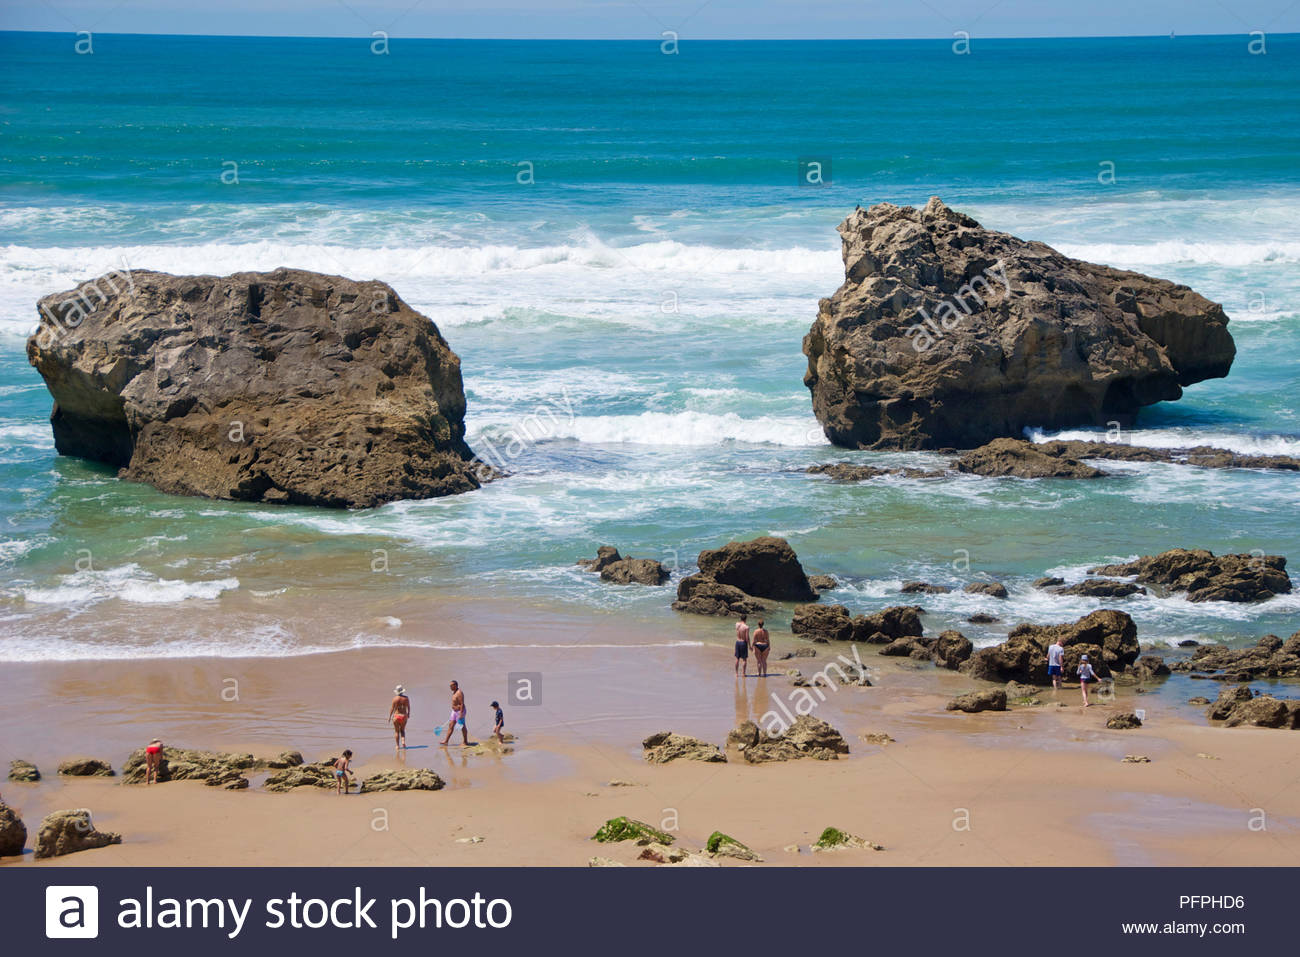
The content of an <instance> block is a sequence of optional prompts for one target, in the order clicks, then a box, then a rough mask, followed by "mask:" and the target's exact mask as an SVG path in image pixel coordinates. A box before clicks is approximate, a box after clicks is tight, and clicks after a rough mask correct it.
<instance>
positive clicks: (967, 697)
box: [945, 688, 1007, 714]
mask: <svg viewBox="0 0 1300 957" xmlns="http://www.w3.org/2000/svg"><path fill="white" fill-rule="evenodd" d="M945 710H948V711H964V712H966V713H967V714H977V713H978V712H980V711H1006V710H1007V692H1006V690H1005V689H1003V688H992V689H990V690H988V691H969V692H967V693H966V694H963V695H958V696H957V697H955V698H953V699H952V700H951V701H949V702H948V704H947V705H946V706H945Z"/></svg>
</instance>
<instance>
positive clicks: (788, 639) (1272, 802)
mask: <svg viewBox="0 0 1300 957" xmlns="http://www.w3.org/2000/svg"><path fill="white" fill-rule="evenodd" d="M483 610H484V614H482V615H481V616H480V620H479V621H478V622H477V623H471V622H470V621H468V620H466V621H465V623H464V627H465V628H467V629H478V630H477V632H475V631H473V630H471V631H469V632H467V633H466V637H467V638H470V639H472V641H468V642H467V643H472V644H476V645H478V646H480V647H479V650H475V651H470V650H464V651H446V650H442V651H434V650H430V649H368V650H358V651H352V652H340V653H334V654H321V655H309V656H302V657H298V658H286V659H251V660H211V659H208V660H203V659H196V660H176V661H165V660H163V661H141V662H130V663H120V664H119V663H114V662H85V663H46V664H11V665H8V666H6V675H7V680H8V685H9V688H10V689H11V692H12V693H11V695H10V698H11V703H10V706H9V707H7V708H6V709H5V710H4V712H3V714H2V715H0V721H2V722H3V725H2V727H0V731H2V732H3V735H2V736H3V739H4V740H5V742H6V747H5V754H4V755H3V757H4V759H5V760H6V761H7V760H8V759H10V758H14V757H22V758H26V759H30V760H33V761H35V762H36V763H37V764H38V765H39V766H40V767H41V769H42V773H43V774H44V776H45V777H44V779H43V780H42V781H41V782H40V783H39V784H35V785H26V784H17V783H12V782H11V783H7V784H6V785H5V786H4V788H3V794H4V799H5V801H6V802H7V803H9V804H11V805H12V806H14V807H16V808H17V809H19V810H20V811H21V813H22V815H23V817H24V819H25V820H26V821H27V822H28V826H29V829H31V831H32V835H33V837H32V839H33V840H34V833H35V828H36V826H37V825H38V824H39V821H40V819H41V818H42V817H43V816H44V815H45V814H47V813H49V812H50V811H53V810H56V809H60V808H71V807H87V808H89V809H91V811H92V812H93V815H94V820H95V823H96V825H97V826H98V827H99V828H100V829H106V830H112V831H118V832H120V833H122V835H123V842H122V844H121V845H119V846H112V847H107V848H103V849H99V850H94V851H89V852H85V853H81V854H77V855H74V856H70V857H66V858H57V859H55V860H53V861H50V862H48V863H53V864H56V865H57V864H69V865H77V864H108V865H144V864H168V865H172V864H176V865H254V864H295V865H363V866H365V865H373V866H381V865H390V864H402V865H417V864H426V865H507V864H517V865H559V866H578V865H585V864H586V863H587V862H588V860H589V859H590V858H591V857H593V856H595V855H601V856H606V857H610V858H613V859H614V860H617V861H620V862H622V863H627V864H633V863H635V862H636V854H637V852H638V849H637V848H635V847H633V846H632V845H630V844H623V845H600V844H597V843H595V842H594V841H592V840H590V838H591V836H592V834H594V832H595V831H596V829H597V828H598V827H599V826H600V824H602V823H603V822H604V821H605V820H607V819H609V818H611V817H615V816H618V815H624V814H625V815H629V816H631V817H635V818H639V819H641V820H645V821H647V822H649V823H652V824H655V825H656V826H662V827H664V828H665V829H668V830H669V831H671V832H672V833H674V834H675V836H676V837H677V838H678V843H679V844H680V845H682V846H685V847H687V848H691V849H698V848H700V847H701V846H702V845H703V844H704V842H705V840H706V839H707V837H708V835H709V834H710V833H712V832H713V831H715V830H722V831H724V832H726V833H728V834H731V835H733V836H735V837H737V838H738V839H740V840H742V841H744V842H746V843H747V844H749V845H750V846H751V847H753V848H754V849H755V850H756V851H758V852H759V853H760V854H761V855H762V857H763V858H764V860H765V861H766V862H767V863H769V864H785V865H817V866H834V865H870V866H888V865H945V866H946V865H1062V864H1071V865H1091V866H1107V865H1233V864H1242V865H1281V864H1289V863H1293V862H1294V861H1295V860H1296V859H1297V856H1298V855H1300V797H1297V794H1300V792H1298V791H1297V789H1296V787H1295V784H1296V782H1297V779H1298V778H1300V754H1297V752H1296V749H1295V745H1294V739H1293V738H1292V737H1291V736H1290V735H1289V734H1288V733H1287V732H1285V731H1274V730H1265V729H1255V728H1233V729H1226V728H1216V727H1210V726H1208V723H1207V722H1206V721H1205V719H1204V718H1203V717H1200V716H1199V710H1198V709H1195V708H1191V707H1190V706H1187V705H1185V704H1184V703H1183V701H1182V699H1183V698H1185V697H1187V696H1188V694H1190V693H1192V692H1196V693H1212V692H1214V691H1216V690H1217V685H1216V686H1214V687H1212V688H1211V689H1210V691H1209V692H1207V691H1206V690H1205V686H1206V685H1210V684H1211V683H1209V682H1204V681H1198V682H1192V681H1187V680H1186V679H1184V678H1181V677H1179V676H1175V677H1174V678H1173V679H1171V680H1170V681H1169V682H1166V683H1165V686H1164V687H1163V688H1162V689H1161V690H1160V691H1158V692H1155V693H1147V694H1141V695H1138V694H1135V693H1133V692H1132V691H1131V690H1129V689H1124V688H1120V689H1119V692H1118V694H1117V697H1116V698H1115V699H1114V700H1113V701H1103V702H1102V703H1100V704H1098V705H1095V706H1094V707H1092V708H1089V709H1087V710H1086V711H1085V710H1084V709H1082V708H1081V707H1080V703H1079V697H1078V691H1077V689H1076V688H1066V689H1062V690H1061V691H1059V692H1053V691H1052V690H1051V689H1047V690H1045V691H1043V692H1042V694H1041V696H1040V697H1041V699H1042V700H1043V704H1042V705H1040V706H1035V707H1013V708H1012V709H1011V710H1010V711H1008V712H1004V713H984V714H976V715H970V714H961V713H954V712H946V711H945V710H944V704H945V703H946V701H947V700H948V699H949V698H950V697H951V696H952V695H954V694H956V693H959V692H962V691H965V690H967V689H969V688H971V687H973V686H974V685H975V684H976V683H975V682H972V681H970V679H967V678H965V677H963V676H960V675H956V674H953V673H950V672H945V671H942V670H940V669H936V668H934V667H932V666H930V665H929V664H925V665H924V666H919V665H915V664H911V663H905V662H900V660H899V659H895V658H884V657H880V656H879V655H878V654H877V653H876V649H875V648H874V647H871V646H859V653H860V654H861V656H862V660H863V662H864V663H865V664H866V665H867V667H868V670H869V672H870V674H871V677H872V680H873V682H874V687H870V688H859V687H851V686H845V687H839V688H837V689H835V690H833V691H828V692H827V693H826V700H825V701H824V702H821V703H820V704H819V705H818V707H817V710H816V711H815V712H814V715H815V716H817V717H820V718H823V719H824V720H827V721H829V722H830V723H831V724H832V725H833V726H834V727H836V728H838V729H839V730H841V731H842V732H843V734H844V736H845V738H846V739H847V740H848V741H849V743H850V747H851V753H850V754H849V755H847V756H845V757H842V758H841V759H840V760H837V761H827V762H823V761H816V760H810V759H809V760H801V761H793V762H788V763H781V764H771V765H761V766H756V765H749V764H746V763H745V762H744V761H743V759H742V758H741V757H740V756H739V755H738V754H737V753H736V752H734V751H733V752H730V760H729V762H728V763H726V764H705V763H700V762H692V761H680V762H676V763H673V764H669V765H650V764H647V763H646V762H645V761H644V760H643V759H642V757H641V748H640V739H641V738H642V737H644V736H645V735H647V734H650V733H652V732H655V731H660V730H670V729H671V730H674V731H678V732H681V733H684V734H690V735H695V736H698V737H701V738H703V739H705V740H708V741H713V742H715V743H718V744H722V743H723V742H724V740H725V737H726V732H727V731H728V730H729V729H730V728H732V727H734V726H735V725H736V724H737V723H739V722H740V721H741V720H743V719H745V718H747V717H748V718H751V719H754V720H761V718H762V715H763V714H764V713H766V712H767V711H768V710H769V709H771V708H773V707H776V706H777V705H776V702H775V698H776V697H778V696H785V695H789V693H790V692H791V690H792V688H791V685H790V681H789V679H788V678H787V677H786V676H785V675H784V674H783V671H784V668H785V667H787V666H789V665H795V666H797V667H799V668H801V669H802V670H803V672H804V673H805V675H811V674H813V673H814V672H815V671H816V670H817V669H818V668H820V667H822V666H823V665H824V664H825V663H826V662H827V661H828V660H830V658H831V657H833V656H834V655H835V654H837V653H839V652H841V651H842V652H844V653H846V654H848V653H849V648H848V647H847V646H844V647H841V646H838V645H820V646H816V650H817V652H818V657H816V658H802V659H795V660H793V661H789V662H780V663H779V664H780V666H781V667H780V669H779V670H778V672H777V674H776V675H773V676H771V677H769V678H766V679H758V678H755V677H752V676H751V677H750V678H749V679H748V680H745V681H737V680H735V679H734V678H733V676H732V674H731V664H730V658H729V648H728V646H727V644H726V643H724V641H722V640H719V636H721V637H722V638H725V637H726V635H725V632H726V629H728V628H729V625H728V624H727V623H726V622H725V621H717V620H713V621H702V620H697V619H695V618H688V617H683V618H682V622H681V627H680V629H678V630H677V631H676V633H673V634H668V635H665V634H664V633H662V631H660V632H658V633H646V634H641V633H638V632H637V631H636V630H635V629H630V630H629V629H628V628H623V627H619V625H618V624H617V622H615V621H612V620H606V619H598V618H589V619H588V620H587V621H586V622H585V623H583V625H584V627H583V629H582V631H581V632H580V633H581V634H582V635H584V636H585V641H586V642H587V643H588V645H589V647H586V648H583V647H572V645H573V644H574V643H573V642H561V641H559V639H560V638H563V637H565V636H572V635H573V634H574V629H575V626H576V625H577V624H578V622H576V621H575V620H574V618H573V617H572V616H567V615H563V614H559V613H556V612H554V611H549V612H548V611H546V610H544V609H538V608H514V609H510V608H500V607H498V608H493V607H492V606H485V609H483ZM434 614H436V612H434ZM524 621H527V622H529V623H530V624H529V631H528V632H527V636H528V637H529V638H530V639H531V640H529V641H528V642H520V641H519V640H518V636H519V634H520V631H519V627H520V625H521V623H522V622H524ZM512 635H513V636H515V637H514V640H513V646H512V644H511V643H510V642H503V641H500V640H498V639H501V638H502V637H505V638H507V639H509V638H510V636H512ZM774 639H775V652H776V654H777V655H780V654H782V653H784V652H785V651H787V650H790V649H792V648H794V647H797V646H799V645H803V644H804V643H803V642H799V641H797V640H796V639H795V638H794V637H793V636H791V635H789V634H788V633H785V634H779V633H778V634H776V635H775V636H774ZM548 643H551V644H552V645H555V644H560V645H566V646H567V647H547V644H548ZM521 644H527V645H529V646H530V647H526V648H525V647H520V645H521ZM493 645H496V646H497V647H495V648H494V647H493ZM773 663H774V664H776V662H775V660H774V662H773ZM507 670H510V671H520V672H525V671H527V672H535V673H538V674H540V675H541V684H540V687H541V691H542V695H541V697H542V702H541V704H539V705H538V706H536V707H532V708H524V707H511V708H509V709H508V710H507V716H506V722H507V725H506V726H507V730H509V731H511V732H513V733H514V734H516V735H517V736H518V739H517V740H516V741H515V742H514V744H513V748H514V750H513V751H512V752H509V753H501V752H499V751H497V750H496V749H495V748H493V747H481V748H473V749H469V750H468V751H466V750H465V749H462V748H460V747H456V746H453V747H451V748H449V749H445V750H444V749H442V748H439V747H438V746H437V741H436V739H435V738H434V735H433V726H434V725H436V724H441V723H442V722H443V721H444V720H445V718H446V713H445V712H446V708H445V704H446V698H447V693H446V692H445V690H444V689H445V684H446V681H447V680H449V679H450V678H453V677H455V678H457V679H458V680H459V681H460V682H461V684H462V685H463V686H464V687H465V688H466V690H467V695H468V703H469V707H470V720H469V724H470V729H471V740H472V741H477V742H481V743H486V742H487V740H488V731H489V729H490V725H491V712H490V709H489V708H488V707H487V703H488V701H489V700H491V698H493V697H502V690H503V689H504V687H505V685H504V676H505V673H506V671H507ZM232 678H233V679H234V680H235V681H236V682H237V687H238V694H239V700H238V701H233V700H230V701H226V700H223V699H222V691H223V689H229V688H230V687H232V685H231V684H230V679H232ZM396 681H401V682H403V683H404V684H405V685H406V686H407V688H408V689H409V691H410V693H411V696H412V703H413V704H412V707H413V718H412V722H411V728H410V738H409V743H410V744H411V745H412V747H411V749H410V750H409V751H408V752H407V754H406V757H405V765H406V766H407V767H427V768H431V769H433V770H434V771H436V772H437V773H438V774H439V775H440V776H442V777H443V779H444V780H445V781H446V782H447V787H446V788H445V789H444V790H442V791H439V792H433V793H430V792H410V793H382V794H365V795H358V794H356V793H352V794H350V795H347V796H345V797H338V796H336V795H335V794H333V793H332V792H326V791H318V790H315V789H312V788H300V789H297V790H295V791H294V792H292V793H288V794H276V793H268V792H264V791H261V790H260V789H259V784H260V782H261V779H262V777H263V776H264V775H255V776H254V777H253V779H252V783H253V786H252V788H251V789H249V790H246V791H235V792H227V791H222V790H218V789H215V788H208V787H205V786H203V785H202V784H199V783H197V782H168V783H164V784H161V785H156V786H152V787H148V788H145V787H142V786H134V785H130V786H128V785H121V784H119V783H118V780H114V779H105V778H98V779H88V778H60V777H58V776H56V775H55V773H54V771H55V767H56V765H57V763H58V761H59V760H61V759H63V758H66V757H70V756H74V755H90V756H96V757H102V758H105V759H107V760H110V761H112V762H113V764H114V765H115V766H117V767H118V768H119V770H120V768H121V765H122V762H123V761H124V759H125V757H126V755H127V753H129V751H130V750H131V749H133V748H135V747H139V746H141V745H142V744H143V743H144V742H145V741H147V740H148V739H149V738H150V737H151V736H153V735H154V734H158V735H160V736H162V737H163V738H164V739H165V740H166V741H167V742H168V743H169V744H173V745H176V746H186V747H197V748H209V749H219V750H241V751H249V752H252V753H254V754H257V755H259V756H261V755H273V754H275V753H277V752H279V751H281V750H284V749H288V748H293V749H298V750H300V751H302V753H303V754H304V755H305V757H306V759H307V760H308V761H314V760H319V759H321V758H323V757H327V756H331V755H334V754H336V753H338V752H339V751H341V750H342V749H343V748H344V747H350V748H352V749H353V751H354V752H355V759H354V766H355V768H356V769H357V771H358V773H359V776H360V777H362V778H364V777H366V776H367V775H369V774H372V773H374V772H375V771H378V770H382V769H387V768H395V767H400V766H402V762H399V760H397V759H396V758H394V756H393V750H392V737H391V731H389V730H388V729H387V728H386V727H385V724H384V715H385V713H386V709H387V703H388V698H389V694H390V691H391V687H392V685H393V684H394V683H395V682H396ZM1189 689H1190V690H1189ZM227 696H229V692H228V691H227ZM55 701H57V702H58V705H57V707H54V708H51V703H53V702H55ZM1060 705H1064V707H1062V706H1060ZM1134 707H1141V708H1143V709H1144V710H1145V712H1146V715H1147V720H1146V723H1145V726H1144V727H1143V728H1141V729H1138V730H1130V731H1112V730H1107V729H1106V727H1105V722H1106V718H1107V716H1108V715H1109V714H1111V713H1113V712H1114V711H1116V710H1121V709H1122V710H1129V709H1132V708H1134ZM879 732H884V733H886V734H888V735H890V736H891V737H893V738H894V739H895V740H894V742H893V743H889V744H885V745H875V744H870V743H867V742H865V741H864V740H863V739H862V738H863V736H864V735H867V734H870V733H879ZM1128 754H1137V755H1144V756H1147V757H1149V758H1150V763H1138V764H1134V763H1124V762H1123V760H1122V759H1123V758H1124V756H1125V755H1128ZM611 781H622V782H627V784H626V785H620V786H611V785H610V782H611ZM827 826H835V827H839V828H841V829H843V830H847V831H849V832H851V833H854V834H858V835H860V836H862V837H865V838H868V839H869V840H871V841H874V842H876V843H878V844H880V845H882V846H883V847H884V848H885V850H883V851H869V850H853V851H840V852H835V853H819V854H813V853H809V852H808V847H809V845H810V844H811V843H812V842H814V841H815V840H816V838H817V835H818V834H820V832H821V831H822V829H823V828H825V827H827ZM474 838H482V840H481V841H474V840H472V839H474ZM29 843H30V842H29ZM796 845H797V848H796V849H792V848H795V846H796ZM32 863H35V862H33V861H32V859H31V855H30V854H28V855H25V856H24V858H22V859H18V858H6V859H5V861H4V864H5V866H29V865H30V864H32ZM41 863H47V862H41Z"/></svg>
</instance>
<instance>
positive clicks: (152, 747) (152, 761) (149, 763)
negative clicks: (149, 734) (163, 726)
mask: <svg viewBox="0 0 1300 957" xmlns="http://www.w3.org/2000/svg"><path fill="white" fill-rule="evenodd" d="M162 749H163V743H162V741H160V740H159V739H158V738H154V739H153V740H152V741H150V742H149V744H148V745H147V746H146V747H145V749H144V783H145V784H153V783H154V782H155V781H157V780H158V765H159V764H161V763H162Z"/></svg>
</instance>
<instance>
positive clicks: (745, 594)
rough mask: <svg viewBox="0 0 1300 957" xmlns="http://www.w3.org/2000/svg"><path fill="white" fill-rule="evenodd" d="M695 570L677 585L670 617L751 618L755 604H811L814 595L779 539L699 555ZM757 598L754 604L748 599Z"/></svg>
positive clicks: (762, 539) (786, 544) (796, 560)
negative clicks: (680, 613) (676, 613)
mask: <svg viewBox="0 0 1300 957" xmlns="http://www.w3.org/2000/svg"><path fill="white" fill-rule="evenodd" d="M699 566H700V570H699V571H698V572H697V573H696V574H694V575H687V576H686V577H685V578H683V579H682V580H681V581H679V582H678V583H677V600H676V601H675V602H673V609H674V610H675V611H685V612H691V613H693V614H697V615H720V616H727V615H740V614H752V613H753V612H756V611H762V610H763V609H764V607H765V606H764V604H763V602H761V601H759V598H768V599H772V600H774V601H811V600H812V599H814V598H816V597H817V590H816V589H815V588H813V586H812V582H811V581H810V580H809V579H808V575H807V574H806V573H805V572H804V570H803V566H802V565H801V564H799V558H798V556H797V555H795V553H794V549H793V548H791V547H790V543H789V542H787V541H786V540H785V539H784V538H776V537H773V536H771V535H763V536H760V537H758V538H755V539H753V540H752V541H748V542H727V544H725V545H723V546H722V547H721V548H714V549H705V550H704V551H702V552H700V557H699ZM754 596H758V598H756V597H754Z"/></svg>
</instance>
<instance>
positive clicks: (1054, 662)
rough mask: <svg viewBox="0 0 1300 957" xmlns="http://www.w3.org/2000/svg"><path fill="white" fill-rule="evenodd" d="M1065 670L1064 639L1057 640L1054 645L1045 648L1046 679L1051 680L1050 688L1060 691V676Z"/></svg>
mask: <svg viewBox="0 0 1300 957" xmlns="http://www.w3.org/2000/svg"><path fill="white" fill-rule="evenodd" d="M1064 670H1065V639H1064V638H1057V639H1056V643H1055V644H1053V645H1048V647H1047V677H1049V678H1051V679H1052V687H1053V688H1057V689H1060V687H1061V674H1062V672H1063V671H1064Z"/></svg>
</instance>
